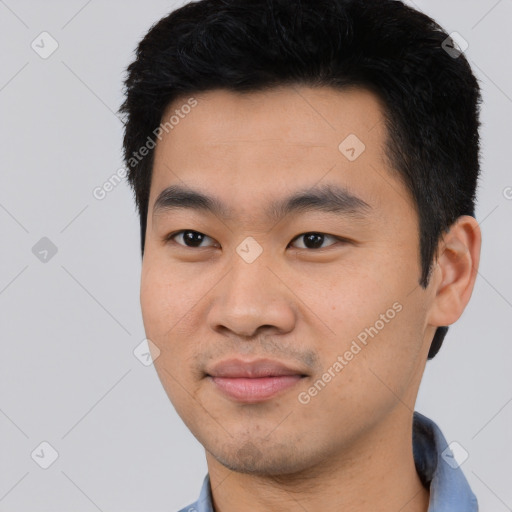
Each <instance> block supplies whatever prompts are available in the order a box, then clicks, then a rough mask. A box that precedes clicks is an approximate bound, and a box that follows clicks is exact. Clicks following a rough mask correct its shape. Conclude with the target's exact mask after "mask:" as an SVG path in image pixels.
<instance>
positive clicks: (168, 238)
mask: <svg viewBox="0 0 512 512" xmlns="http://www.w3.org/2000/svg"><path fill="white" fill-rule="evenodd" d="M184 233H197V234H199V235H204V236H205V237H206V238H210V237H209V236H208V235H205V234H204V233H201V232H200V231H195V230H193V229H182V230H180V231H174V232H173V233H170V234H169V235H167V236H166V237H165V239H164V240H165V242H172V243H175V244H177V245H179V246H181V247H184V248H185V249H208V248H210V247H211V246H207V247H189V246H188V245H184V244H180V243H178V242H176V241H175V240H174V238H175V237H176V236H178V235H181V234H184ZM306 235H322V236H324V237H328V238H332V239H333V240H335V241H336V242H341V243H348V242H350V240H348V239H346V238H342V237H339V236H335V235H329V234H328V233H322V232H321V231H306V232H305V233H301V234H300V235H297V236H296V237H295V238H293V239H292V242H293V241H295V240H298V239H300V238H301V237H304V236H306ZM210 239H211V238H210ZM211 240H213V239H211ZM292 242H290V243H292ZM334 245H336V243H333V244H331V245H328V246H327V247H321V248H319V249H311V248H308V247H304V248H302V247H299V249H301V250H309V251H320V250H322V249H327V248H329V247H332V246H334Z"/></svg>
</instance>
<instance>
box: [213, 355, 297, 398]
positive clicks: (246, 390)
mask: <svg viewBox="0 0 512 512" xmlns="http://www.w3.org/2000/svg"><path fill="white" fill-rule="evenodd" d="M306 376H307V375H305V374H304V372H303V371H301V370H300V369H297V368H292V367H290V366H287V365H285V364H283V363H281V362H279V361H272V360H269V359H259V360H254V361H243V360H240V359H230V360H227V361H223V362H221V363H219V364H217V365H215V366H214V367H213V368H212V369H211V370H209V371H208V373H207V375H206V377H207V379H208V380H209V381H210V382H212V383H213V384H214V386H215V387H216V389H217V390H219V391H220V392H221V393H222V394H223V395H225V396H227V397H228V398H230V399H232V400H234V401H237V402H241V403H257V402H263V401H265V400H269V399H271V398H273V397H274V396H276V395H278V394H281V393H283V392H285V391H287V390H290V389H291V388H292V387H294V386H296V385H297V383H298V382H300V381H301V380H302V379H303V378H305V377H306Z"/></svg>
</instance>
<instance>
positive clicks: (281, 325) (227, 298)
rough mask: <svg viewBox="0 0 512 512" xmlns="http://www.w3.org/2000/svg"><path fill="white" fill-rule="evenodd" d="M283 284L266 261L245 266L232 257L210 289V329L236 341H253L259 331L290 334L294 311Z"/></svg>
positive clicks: (291, 298) (283, 277) (294, 318)
mask: <svg viewBox="0 0 512 512" xmlns="http://www.w3.org/2000/svg"><path fill="white" fill-rule="evenodd" d="M285 283H286V278H285V276H282V277H281V276H279V270H278V269H277V268H276V265H272V261H270V260H269V258H266V257H264V256H263V255H262V256H260V257H259V258H258V259H256V260H255V261H253V262H252V263H247V262H246V261H244V259H242V258H241V257H239V256H238V255H234V257H233V258H232V266H231V271H230V272H229V273H228V275H227V276H226V278H225V279H223V280H222V281H221V282H220V283H219V284H218V285H217V286H216V287H215V289H214V294H213V296H212V304H211V307H210V309H209V312H208V324H209V326H210V328H211V329H213V330H215V331H216V332H219V333H222V334H224V335H226V334H229V333H232V334H234V335H236V336H237V337H240V338H253V337H256V336H258V335H259V334H260V332H259V331H262V330H273V331H274V333H278V334H283V333H287V332H290V331H292V330H293V328H294V325H295V322H296V312H297V308H295V307H294V301H293V297H294V295H293V293H292V292H291V291H290V289H289V288H288V287H287V286H286V284H285ZM288 286H289V285H288Z"/></svg>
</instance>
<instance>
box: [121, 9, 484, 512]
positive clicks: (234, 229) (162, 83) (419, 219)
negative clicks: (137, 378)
mask: <svg viewBox="0 0 512 512" xmlns="http://www.w3.org/2000/svg"><path fill="white" fill-rule="evenodd" d="M126 94H127V97H126V101H125V103H124V104H123V106H122V109H121V110H122V112H124V113H125V114H126V116H127V122H126V132H125V138H124V150H125V158H126V162H127V165H128V168H129V180H130V183H131V185H132V186H133V188H134V192H135V198H136V201H137V206H138V208H139V212H140V220H141V244H142V254H143V264H142V281H141V305H142V313H143V319H144V327H145V330H146V334H147V337H148V339H149V340H150V347H151V348H152V351H153V354H154V358H155V367H156V369H157V372H158V375H159V377H160V380H161V382H162V384H163V386H164V388H165V390H166V392H167V394H168V396H169V398H170V400H171V402H172V403H173V405H174V407H175V408H176V410H177V412H178V414H179V415H180V416H181V418H182V419H183V421H184V422H185V424H186V425H187V427H188V428H189V429H190V431H191V432H192V433H193V434H194V436H195V437H196V438H197V439H198V440H199V442H200V443H201V444H202V445H203V446H204V448H205V450H206V459H207V464H208V475H206V477H205V479H204V482H203V487H202V490H201V493H200V496H199V499H198V500H197V501H196V502H195V503H193V504H192V505H190V506H189V507H185V508H184V509H183V510H184V511H185V510H188V511H200V512H206V511H214V510H215V511H222V512H233V511H237V512H244V511H249V510H250V511H256V512H259V511H289V510H307V511H309V512H313V511H323V512H326V511H340V510H347V511H349V510H351V511H352V510H354V511H355V510H357V511H361V512H363V511H375V510H379V511H393V512H394V511H399V510H400V511H401V512H420V511H421V512H426V511H429V512H434V511H435V512H441V511H448V510H450V511H464V512H469V511H476V510H477V508H478V507H477V501H476V498H475V496H474V495H473V493H472V491H471V489H470V488H469V485H468V483H467V481H466V479H465V477H464V475H463V473H462V471H461V469H460V467H458V465H457V464H454V463H453V459H450V457H451V455H452V454H451V452H450V450H449V448H447V442H446V439H445V438H444V436H443V434H442V433H441V430H440V429H439V428H438V426H437V425H436V424H435V423H434V422H433V421H432V420H430V419H428V418H426V417H425V416H423V415H421V414H420V413H419V412H415V411H414V406H415V401H416V397H417V393H418V388H419V385H420V382H421V378H422V375H423V371H424V369H425V365H426V362H427V360H428V359H429V358H432V357H434V356H435V354H436V353H437V351H438V350H439V348H440V346H441V343H442V341H443V338H444V336H445V334H446V332H447V326H448V325H450V324H452V323H454V322H455V321H456V320H457V319H458V318H459V317H460V315H461V314H462V312H463V310H464V308H465V307H466V305H467V303H468V301H469V299H470V296H471V293H472V290H473V286H474V283H475V277H476V272H477V269H478V263H479V254H480V245H481V235H480V230H479V226H478V224H477V222H476V220H475V218H474V199H475V189H476V183H477V178H478V174H479V161H478V154H479V137H478V126H479V120H478V116H479V103H480V92H479V88H478V85H477V82H476V79H475V77H474V76H473V74H472V72H471V69H470V67H469V65H468V63H467V61H466V59H465V58H464V56H463V55H462V54H461V52H460V51H458V49H457V47H456V46H455V45H454V43H453V41H452V39H450V38H449V37H448V34H446V33H445V32H444V31H443V30H442V29H441V28H440V27H439V26H438V25H437V24H436V23H435V22H434V21H433V20H432V19H430V18H428V17H427V16H425V15H424V14H422V13H419V12H417V11H415V10H413V9H411V8H409V7H407V6H405V5H404V4H403V3H401V2H399V1H393V0H364V1H362V0H361V1H358V0H352V1H348V0H301V1H291V0H273V1H264V0H255V1H251V2H247V1H245V0H202V1H199V2H196V3H190V4H188V5H185V6H183V7H181V8H180V9H178V10H176V11H174V12H173V13H171V14H170V15H169V16H167V17H166V18H164V19H162V20H160V21H159V22H158V23H157V24H156V25H155V26H153V27H152V28H151V30H150V31H149V32H148V34H147V35H146V36H145V37H144V39H143V40H142V42H141V43H140V45H139V47H138V50H137V57H136V60H135V61H134V62H133V63H132V64H131V65H130V66H129V68H128V76H127V79H126ZM450 461H451V463H450Z"/></svg>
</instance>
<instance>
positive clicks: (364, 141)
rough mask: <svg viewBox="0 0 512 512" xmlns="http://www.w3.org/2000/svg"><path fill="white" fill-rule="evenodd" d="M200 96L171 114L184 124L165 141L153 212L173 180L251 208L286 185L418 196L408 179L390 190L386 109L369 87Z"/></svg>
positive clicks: (368, 196) (157, 161)
mask: <svg viewBox="0 0 512 512" xmlns="http://www.w3.org/2000/svg"><path fill="white" fill-rule="evenodd" d="M191 96H193V97H194V99H195V100H196V101H197V104H196V106H195V107H194V108H193V109H188V108H187V109H183V110H181V107H182V106H183V105H185V104H187V103H189V101H188V100H189V97H183V98H180V99H177V100H175V101H174V102H172V103H171V104H170V105H169V106H168V108H167V109H166V111H165V113H164V115H163V116H162V122H163V123H165V121H166V120H167V119H169V118H170V117H171V116H172V115H175V116H176V118H175V120H176V119H178V117H177V116H179V122H178V123H176V124H174V125H173V128H172V130H169V131H168V132H163V133H162V139H161V140H160V141H158V142H157V146H156V149H155V158H154V167H153V177H152V185H151V194H150V208H151V207H152V204H153V203H154V201H155V199H156V197H157V196H158V194H159V193H160V192H161V191H162V190H164V189H165V188H167V187H169V186H170V185H173V184H181V185H186V186H189V187H193V188H195V189H201V190H203V191H210V192H211V194H212V195H214V196H216V197H229V200H230V201H231V202H232V203H235V204H236V203H237V204H238V207H239V208H240V210H242V211H243V210H245V211H249V210H251V211H252V210H254V208H257V207H258V205H261V206H262V208H263V207H264V206H265V205H264V204H263V203H264V202H265V200H266V199H269V196H270V195H272V196H273V197H275V198H277V196H279V191H281V192H283V193H284V192H286V193H287V195H289V194H290V193H292V192H294V191H295V190H298V189H305V188H307V187H313V186H315V185H318V184H325V183H331V184H337V185H340V186H342V187H344V188H347V189H350V190H354V191H355V192H356V195H358V196H360V197H362V198H363V199H365V200H366V202H368V203H370V202H371V201H372V198H373V202H374V203H375V201H377V202H379V201H380V199H379V198H381V196H383V197H382V199H383V200H386V198H385V197H384V196H386V193H387V195H388V196H390V197H388V198H387V199H391V200H392V197H391V196H393V195H395V196H396V195H397V191H398V193H399V194H400V192H401V195H402V196H403V197H402V199H405V200H406V201H407V200H408V197H407V193H406V192H405V191H404V190H403V189H402V190H401V191H400V187H401V185H400V183H398V180H396V181H397V183H394V186H393V187H391V189H390V190H384V189H385V188H390V187H389V185H387V186H386V185H385V180H387V181H388V182H389V181H393V179H394V178H393V176H392V174H393V172H392V171H391V170H390V167H389V165H388V163H387V160H386V158H385V142H386V136H387V131H386V127H385V122H384V110H383V105H382V103H381V102H380V100H379V98H378V97H377V96H375V95H374V94H373V93H371V92H369V91H367V90H364V89H354V88H352V89H347V90H336V89H333V88H329V87H316V88H312V87H296V86H293V87H291V86H290V87H280V88H275V89H271V90H267V91H259V92H254V93H238V92H236V93H235V92H231V91H227V90H223V89H221V90H214V91H208V92H206V93H201V94H194V95H191ZM185 111H186V112H188V113H186V114H185V113H184V112H185ZM180 114H181V115H180ZM383 176H384V181H383ZM379 189H382V190H379ZM358 191H359V193H357V192H358ZM409 206H411V205H410V204H409Z"/></svg>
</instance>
